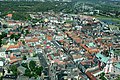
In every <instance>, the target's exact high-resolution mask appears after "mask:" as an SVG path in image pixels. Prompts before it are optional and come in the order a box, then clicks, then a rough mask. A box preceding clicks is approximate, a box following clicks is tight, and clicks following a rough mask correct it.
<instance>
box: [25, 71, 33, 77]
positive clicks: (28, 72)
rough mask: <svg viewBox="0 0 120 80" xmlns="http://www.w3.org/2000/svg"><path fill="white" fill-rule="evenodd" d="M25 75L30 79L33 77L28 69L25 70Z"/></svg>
mask: <svg viewBox="0 0 120 80" xmlns="http://www.w3.org/2000/svg"><path fill="white" fill-rule="evenodd" d="M24 75H25V76H28V77H29V78H31V77H32V74H31V71H30V70H29V69H26V70H25V74H24Z"/></svg>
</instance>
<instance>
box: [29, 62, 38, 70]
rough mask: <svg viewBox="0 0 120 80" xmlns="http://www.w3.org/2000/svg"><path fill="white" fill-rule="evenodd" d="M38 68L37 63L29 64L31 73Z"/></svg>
mask: <svg viewBox="0 0 120 80" xmlns="http://www.w3.org/2000/svg"><path fill="white" fill-rule="evenodd" d="M35 67H36V62H35V61H30V62H29V68H30V70H31V71H34V70H35Z"/></svg>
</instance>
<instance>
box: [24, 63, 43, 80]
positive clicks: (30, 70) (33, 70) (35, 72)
mask: <svg viewBox="0 0 120 80" xmlns="http://www.w3.org/2000/svg"><path fill="white" fill-rule="evenodd" d="M22 66H23V67H26V66H27V69H26V70H25V74H24V75H25V76H28V77H29V78H31V77H34V78H35V79H36V78H37V77H38V76H41V72H42V70H43V67H42V66H41V67H38V66H36V62H35V61H30V62H29V65H27V64H26V63H24V64H22Z"/></svg>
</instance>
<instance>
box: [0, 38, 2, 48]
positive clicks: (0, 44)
mask: <svg viewBox="0 0 120 80" xmlns="http://www.w3.org/2000/svg"><path fill="white" fill-rule="evenodd" d="M1 46H2V40H1V39H0V47H1Z"/></svg>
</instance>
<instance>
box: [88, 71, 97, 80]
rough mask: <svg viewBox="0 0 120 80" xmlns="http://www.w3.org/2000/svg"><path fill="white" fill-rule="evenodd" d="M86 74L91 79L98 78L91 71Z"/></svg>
mask: <svg viewBox="0 0 120 80" xmlns="http://www.w3.org/2000/svg"><path fill="white" fill-rule="evenodd" d="M86 75H87V76H88V77H89V79H90V80H97V79H96V77H95V76H94V75H93V74H92V73H91V72H89V71H87V72H86Z"/></svg>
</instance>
